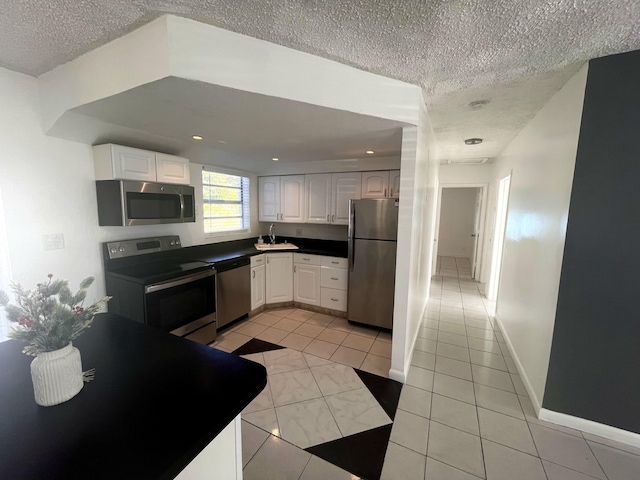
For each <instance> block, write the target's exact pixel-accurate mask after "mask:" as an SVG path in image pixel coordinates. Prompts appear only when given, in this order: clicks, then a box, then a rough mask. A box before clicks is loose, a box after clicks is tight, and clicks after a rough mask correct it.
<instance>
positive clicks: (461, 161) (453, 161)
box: [447, 157, 489, 165]
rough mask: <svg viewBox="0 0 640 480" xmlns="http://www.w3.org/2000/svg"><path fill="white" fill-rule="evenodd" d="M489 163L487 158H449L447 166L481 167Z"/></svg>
mask: <svg viewBox="0 0 640 480" xmlns="http://www.w3.org/2000/svg"><path fill="white" fill-rule="evenodd" d="M488 161H489V159H488V158H486V157H485V158H449V159H448V160H447V165H482V164H485V163H487V162H488Z"/></svg>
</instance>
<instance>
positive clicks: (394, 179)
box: [389, 170, 400, 198]
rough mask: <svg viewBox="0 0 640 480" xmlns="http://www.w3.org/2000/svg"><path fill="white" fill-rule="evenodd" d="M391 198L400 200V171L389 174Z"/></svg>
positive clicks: (392, 171)
mask: <svg viewBox="0 0 640 480" xmlns="http://www.w3.org/2000/svg"><path fill="white" fill-rule="evenodd" d="M389 198H400V170H391V171H390V172H389Z"/></svg>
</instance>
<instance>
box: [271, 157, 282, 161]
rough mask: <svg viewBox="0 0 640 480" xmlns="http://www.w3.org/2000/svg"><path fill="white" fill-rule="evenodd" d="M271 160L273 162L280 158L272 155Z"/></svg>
mask: <svg viewBox="0 0 640 480" xmlns="http://www.w3.org/2000/svg"><path fill="white" fill-rule="evenodd" d="M271 160H273V161H274V162H277V161H278V160H280V159H279V158H278V157H273V158H272V159H271Z"/></svg>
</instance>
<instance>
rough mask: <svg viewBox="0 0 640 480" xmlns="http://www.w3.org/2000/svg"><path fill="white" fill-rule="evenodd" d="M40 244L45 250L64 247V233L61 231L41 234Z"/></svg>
mask: <svg viewBox="0 0 640 480" xmlns="http://www.w3.org/2000/svg"><path fill="white" fill-rule="evenodd" d="M42 246H43V247H44V249H45V250H58V249H60V248H64V235H62V234H61V233H48V234H46V235H43V236H42Z"/></svg>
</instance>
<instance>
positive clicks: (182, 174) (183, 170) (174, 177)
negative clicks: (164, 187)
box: [156, 153, 191, 185]
mask: <svg viewBox="0 0 640 480" xmlns="http://www.w3.org/2000/svg"><path fill="white" fill-rule="evenodd" d="M156 175H157V178H158V182H160V183H180V184H184V185H188V184H189V182H190V181H191V174H190V172H189V160H187V159H186V158H182V157H177V156H175V155H167V154H166V153H156Z"/></svg>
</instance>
